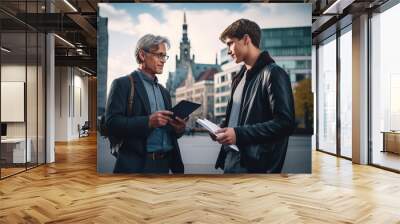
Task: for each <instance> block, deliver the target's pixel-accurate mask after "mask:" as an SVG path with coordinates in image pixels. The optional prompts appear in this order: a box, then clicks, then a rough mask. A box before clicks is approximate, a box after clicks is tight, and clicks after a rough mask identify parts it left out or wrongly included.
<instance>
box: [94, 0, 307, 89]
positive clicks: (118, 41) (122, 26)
mask: <svg viewBox="0 0 400 224" xmlns="http://www.w3.org/2000/svg"><path fill="white" fill-rule="evenodd" d="M99 7H100V16H102V17H108V35H109V51H108V86H109V85H110V83H111V81H112V80H113V79H115V78H117V77H119V76H122V75H125V74H129V73H130V72H132V71H133V70H134V69H136V68H137V63H136V61H135V57H134V49H135V46H136V42H137V40H138V39H139V38H140V37H141V36H143V35H145V34H147V33H152V34H156V35H162V36H166V37H168V38H169V40H170V41H171V49H170V50H168V51H167V54H168V55H169V56H170V58H169V59H168V61H167V63H166V65H165V67H164V73H163V74H161V75H158V78H159V81H160V83H162V84H163V85H165V83H166V80H167V78H168V72H170V71H174V70H175V55H176V54H179V42H180V41H181V37H182V24H183V12H184V11H185V12H186V19H187V24H188V37H189V40H190V42H191V54H195V61H196V62H197V63H215V55H216V54H217V53H218V56H219V52H220V50H221V49H223V48H224V47H225V46H224V44H222V43H221V42H220V41H219V39H218V37H219V35H220V33H221V32H222V31H223V30H224V29H225V28H226V27H227V26H229V25H230V24H231V23H232V22H234V21H236V20H238V19H240V18H245V19H250V20H253V21H255V22H256V23H257V24H258V25H259V26H260V27H261V28H274V27H297V26H311V4H307V3H173V4H172V3H171V4H165V3H112V4H111V3H100V4H99ZM218 61H219V57H218ZM107 89H109V88H107Z"/></svg>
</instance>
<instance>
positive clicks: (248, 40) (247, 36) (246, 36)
mask: <svg viewBox="0 0 400 224" xmlns="http://www.w3.org/2000/svg"><path fill="white" fill-rule="evenodd" d="M243 38H244V44H245V45H249V44H250V43H251V39H250V36H249V35H248V34H245V35H244V36H243Z"/></svg>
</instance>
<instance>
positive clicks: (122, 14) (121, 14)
mask: <svg viewBox="0 0 400 224" xmlns="http://www.w3.org/2000/svg"><path fill="white" fill-rule="evenodd" d="M99 8H100V16H102V17H108V30H109V32H110V31H114V32H119V33H123V34H127V35H132V36H134V35H137V32H136V28H135V25H134V22H133V20H132V15H129V13H128V12H127V11H125V10H123V9H116V8H114V7H113V6H112V5H111V4H108V3H101V4H99Z"/></svg>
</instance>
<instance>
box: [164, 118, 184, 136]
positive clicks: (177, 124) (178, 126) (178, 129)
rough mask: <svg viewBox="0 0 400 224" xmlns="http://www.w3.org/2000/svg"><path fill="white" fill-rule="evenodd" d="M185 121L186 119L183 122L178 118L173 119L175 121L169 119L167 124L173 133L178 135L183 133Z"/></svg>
mask: <svg viewBox="0 0 400 224" xmlns="http://www.w3.org/2000/svg"><path fill="white" fill-rule="evenodd" d="M187 120H188V118H186V119H185V120H184V119H181V118H179V117H175V119H171V120H170V121H169V124H170V125H171V126H172V127H173V128H174V130H175V133H177V134H180V133H182V132H184V131H185V128H186V121H187Z"/></svg>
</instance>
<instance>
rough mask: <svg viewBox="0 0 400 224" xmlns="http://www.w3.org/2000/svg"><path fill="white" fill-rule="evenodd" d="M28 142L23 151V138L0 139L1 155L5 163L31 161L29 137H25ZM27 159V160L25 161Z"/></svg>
mask: <svg viewBox="0 0 400 224" xmlns="http://www.w3.org/2000/svg"><path fill="white" fill-rule="evenodd" d="M26 142H28V144H27V146H28V147H26V151H25V145H26V144H25V138H6V139H1V157H2V159H4V160H5V162H6V163H25V162H30V161H31V157H32V154H31V145H32V141H31V139H30V138H28V139H27V141H26ZM25 159H27V161H25Z"/></svg>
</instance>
